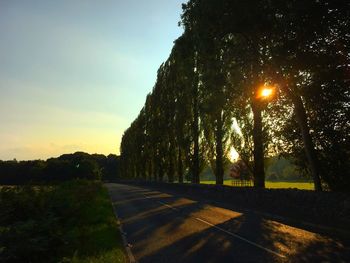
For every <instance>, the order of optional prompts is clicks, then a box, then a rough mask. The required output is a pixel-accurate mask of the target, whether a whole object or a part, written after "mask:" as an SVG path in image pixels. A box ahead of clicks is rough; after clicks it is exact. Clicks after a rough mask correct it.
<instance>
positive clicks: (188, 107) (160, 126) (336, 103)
mask: <svg viewBox="0 0 350 263" xmlns="http://www.w3.org/2000/svg"><path fill="white" fill-rule="evenodd" d="M349 19H350V2H349V1H341V0H332V1H329V0H309V1H296V0H291V1H280V0H259V1H258V0H247V1H241V0H190V1H189V2H188V3H186V4H184V5H183V13H182V16H181V22H180V24H181V25H182V26H183V28H184V33H183V35H182V36H181V37H179V38H178V39H177V40H176V41H175V42H174V47H173V49H172V51H171V54H170V56H169V58H168V59H167V60H166V61H165V62H164V63H163V64H162V65H161V66H160V68H159V70H158V74H157V80H156V83H155V85H154V87H153V90H152V92H151V93H150V94H149V95H148V96H147V98H146V102H145V105H144V107H143V108H142V109H141V111H140V113H139V115H138V117H137V118H136V119H135V120H134V122H133V123H132V124H131V126H130V127H129V128H128V129H127V130H126V131H125V133H124V135H123V138H122V142H121V147H120V149H121V166H122V169H121V171H122V174H123V176H124V177H126V178H140V179H146V180H155V181H162V180H164V178H167V180H168V181H169V182H174V181H178V182H180V183H181V182H183V180H184V174H185V173H186V174H190V179H191V182H192V183H199V181H200V173H201V171H202V169H203V167H205V166H206V165H210V166H211V168H212V170H213V171H214V174H215V178H216V183H217V184H222V183H223V178H224V167H225V161H226V160H227V158H226V156H227V154H228V152H229V151H230V149H231V147H234V148H235V149H236V150H237V152H238V153H239V156H240V159H241V160H243V161H244V162H245V164H246V165H247V167H248V168H249V170H250V172H251V174H252V176H253V178H254V186H255V187H264V185H265V167H264V160H265V159H266V158H267V157H268V156H277V155H287V156H290V157H291V158H292V159H293V160H295V164H296V165H297V166H298V167H299V169H303V170H305V171H307V172H308V173H309V174H310V175H311V176H312V179H313V181H314V184H315V190H318V191H321V190H322V189H324V188H325V187H326V188H328V189H331V190H337V191H349V189H350V173H349V171H350V89H349V84H350V68H349V67H350V66H349V65H350V52H349V50H350V45H349V44H350V34H349V28H350V23H349ZM262 86H272V87H273V88H274V93H273V96H270V97H269V98H267V97H264V96H261V93H260V92H261V87H262Z"/></svg>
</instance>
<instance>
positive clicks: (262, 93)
mask: <svg viewBox="0 0 350 263" xmlns="http://www.w3.org/2000/svg"><path fill="white" fill-rule="evenodd" d="M275 90H276V89H275V87H274V86H271V85H268V84H264V85H263V86H261V87H260V88H259V89H258V93H257V98H260V99H271V97H273V95H274V93H275Z"/></svg>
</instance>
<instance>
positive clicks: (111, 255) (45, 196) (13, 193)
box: [0, 180, 126, 263]
mask: <svg viewBox="0 0 350 263" xmlns="http://www.w3.org/2000/svg"><path fill="white" fill-rule="evenodd" d="M0 261H1V262H61V263H63V262H90V263H94V262H106V263H108V262H126V256H125V252H124V248H123V245H122V239H121V235H120V232H119V229H118V224H117V220H116V218H115V216H114V213H113V208H112V204H111V202H110V199H109V196H108V193H107V190H106V189H105V188H104V187H103V186H102V184H101V183H100V182H93V181H83V180H76V181H70V182H66V183H63V184H59V185H54V186H40V187H38V186H35V187H33V186H21V187H11V188H9V187H2V188H1V189H0Z"/></svg>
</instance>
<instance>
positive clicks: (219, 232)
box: [106, 183, 350, 263]
mask: <svg viewBox="0 0 350 263" xmlns="http://www.w3.org/2000/svg"><path fill="white" fill-rule="evenodd" d="M106 187H107V188H108V190H109V193H110V195H111V198H112V201H113V205H114V206H115V208H116V211H117V213H118V217H119V220H120V221H121V223H122V226H123V230H124V231H125V233H126V238H127V241H128V243H130V245H131V251H132V253H133V255H134V257H135V259H136V260H137V261H138V262H140V263H141V262H152V263H156V262H169V263H170V262H324V261H326V262H349V261H350V260H349V254H350V252H349V251H350V250H349V247H348V246H347V245H345V243H344V241H341V240H338V239H335V238H331V237H327V236H324V235H320V234H317V233H312V232H309V231H306V230H303V229H298V228H295V227H292V226H288V225H285V224H282V223H279V222H276V221H273V220H269V219H266V218H264V217H263V216H259V215H258V214H256V213H250V212H245V213H241V212H237V211H233V210H228V209H224V208H221V207H218V206H214V205H210V204H207V203H206V202H203V201H197V200H195V199H192V198H188V196H187V197H186V198H184V197H182V196H179V195H178V194H176V195H174V194H169V193H165V192H159V191H155V190H152V189H148V188H144V187H139V186H137V187H136V186H131V185H123V184H113V183H109V184H106Z"/></svg>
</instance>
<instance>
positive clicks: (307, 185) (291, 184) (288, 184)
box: [201, 180, 314, 190]
mask: <svg viewBox="0 0 350 263" xmlns="http://www.w3.org/2000/svg"><path fill="white" fill-rule="evenodd" d="M201 184H215V181H214V180H211V181H201ZM224 185H228V186H232V181H231V180H225V181H224ZM265 187H266V188H274V189H278V188H280V189H283V188H284V189H286V188H296V189H300V190H314V184H313V183H311V182H310V183H309V182H272V181H266V182H265Z"/></svg>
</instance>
